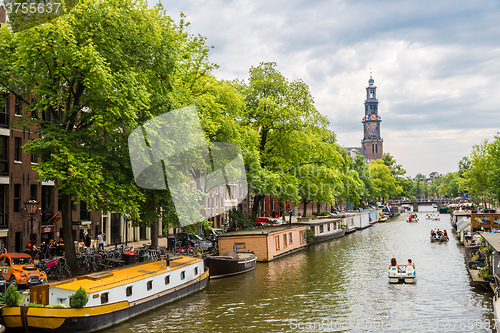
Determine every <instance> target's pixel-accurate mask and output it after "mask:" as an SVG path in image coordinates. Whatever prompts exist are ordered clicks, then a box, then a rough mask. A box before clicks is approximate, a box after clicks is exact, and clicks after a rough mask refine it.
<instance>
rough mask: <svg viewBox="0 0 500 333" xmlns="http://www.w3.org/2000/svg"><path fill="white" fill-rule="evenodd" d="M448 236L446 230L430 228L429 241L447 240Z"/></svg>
mask: <svg viewBox="0 0 500 333" xmlns="http://www.w3.org/2000/svg"><path fill="white" fill-rule="evenodd" d="M449 239H450V238H449V237H448V232H447V231H446V230H444V231H441V230H439V229H437V230H431V243H434V242H440V243H441V242H447V241H449Z"/></svg>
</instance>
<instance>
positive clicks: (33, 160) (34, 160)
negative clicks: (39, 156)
mask: <svg viewBox="0 0 500 333" xmlns="http://www.w3.org/2000/svg"><path fill="white" fill-rule="evenodd" d="M31 163H36V155H35V154H31Z"/></svg>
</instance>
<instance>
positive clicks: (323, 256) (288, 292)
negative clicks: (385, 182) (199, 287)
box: [108, 207, 493, 333]
mask: <svg viewBox="0 0 500 333" xmlns="http://www.w3.org/2000/svg"><path fill="white" fill-rule="evenodd" d="M429 211H432V208H431V207H428V208H427V209H426V208H423V209H422V207H421V209H420V212H419V213H418V214H419V216H420V222H419V223H406V222H405V221H406V216H400V217H399V218H397V219H395V220H394V221H392V222H389V223H382V224H376V225H374V226H373V227H371V228H368V229H365V230H362V231H357V232H355V233H353V234H349V235H346V236H345V237H344V238H341V239H338V240H333V241H329V242H325V243H321V244H318V245H315V246H313V247H311V248H309V249H308V250H306V251H302V252H298V253H295V254H292V255H290V256H287V257H284V258H281V259H278V260H276V261H272V262H269V263H258V264H257V266H256V269H255V270H254V271H252V272H250V273H247V274H244V275H240V276H234V277H230V278H224V279H219V280H212V281H210V282H209V284H208V286H207V288H206V289H205V290H204V291H201V292H199V293H197V294H195V295H192V296H190V297H187V298H185V299H182V300H180V301H178V302H175V303H173V304H170V305H167V306H164V307H162V308H161V309H158V310H155V311H152V312H150V313H148V314H146V315H143V316H141V317H140V318H135V319H133V320H131V321H129V322H127V323H124V324H122V325H119V326H117V327H114V328H112V329H110V330H108V331H109V332H150V333H151V332H164V331H167V330H173V331H195V330H196V331H199V332H247V331H252V332H253V331H254V332H261V331H266V332H296V331H310V332H317V331H324V332H328V331H330V332H333V331H335V332H342V331H345V332H381V331H384V332H437V331H439V332H491V331H492V329H491V328H492V327H493V315H492V308H493V307H492V302H491V295H492V294H491V292H486V291H485V290H483V289H476V288H473V287H471V285H470V282H469V277H468V275H467V271H466V269H465V262H464V257H463V254H462V249H461V248H460V247H459V246H457V244H456V241H455V239H454V238H453V237H450V241H449V242H448V243H444V244H443V243H430V241H429V235H430V229H431V228H440V229H448V231H449V230H450V229H451V227H450V224H449V216H448V215H446V214H442V215H441V221H429V220H425V213H426V212H429ZM392 257H396V258H397V259H398V261H399V262H400V263H405V262H406V261H407V259H408V258H411V259H412V260H413V261H414V262H415V264H416V269H417V283H416V284H415V285H406V284H395V285H392V284H389V283H388V279H387V268H388V266H389V261H390V258H392Z"/></svg>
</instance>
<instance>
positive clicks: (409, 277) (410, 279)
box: [388, 266, 417, 284]
mask: <svg viewBox="0 0 500 333" xmlns="http://www.w3.org/2000/svg"><path fill="white" fill-rule="evenodd" d="M401 267H405V266H401ZM388 276H389V283H408V284H413V283H415V282H417V275H416V272H415V270H414V269H413V270H411V271H409V272H405V271H402V272H401V271H399V272H398V271H397V270H395V269H389V272H388Z"/></svg>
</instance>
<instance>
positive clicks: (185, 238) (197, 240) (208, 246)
mask: <svg viewBox="0 0 500 333" xmlns="http://www.w3.org/2000/svg"><path fill="white" fill-rule="evenodd" d="M175 238H176V241H180V242H181V243H182V244H185V243H187V242H189V243H190V245H191V246H194V245H195V244H198V246H199V247H200V248H201V249H202V250H203V251H211V250H212V242H211V241H209V240H206V239H204V237H202V236H200V235H195V234H192V233H190V232H179V233H178V234H177V235H176V236H175Z"/></svg>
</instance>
